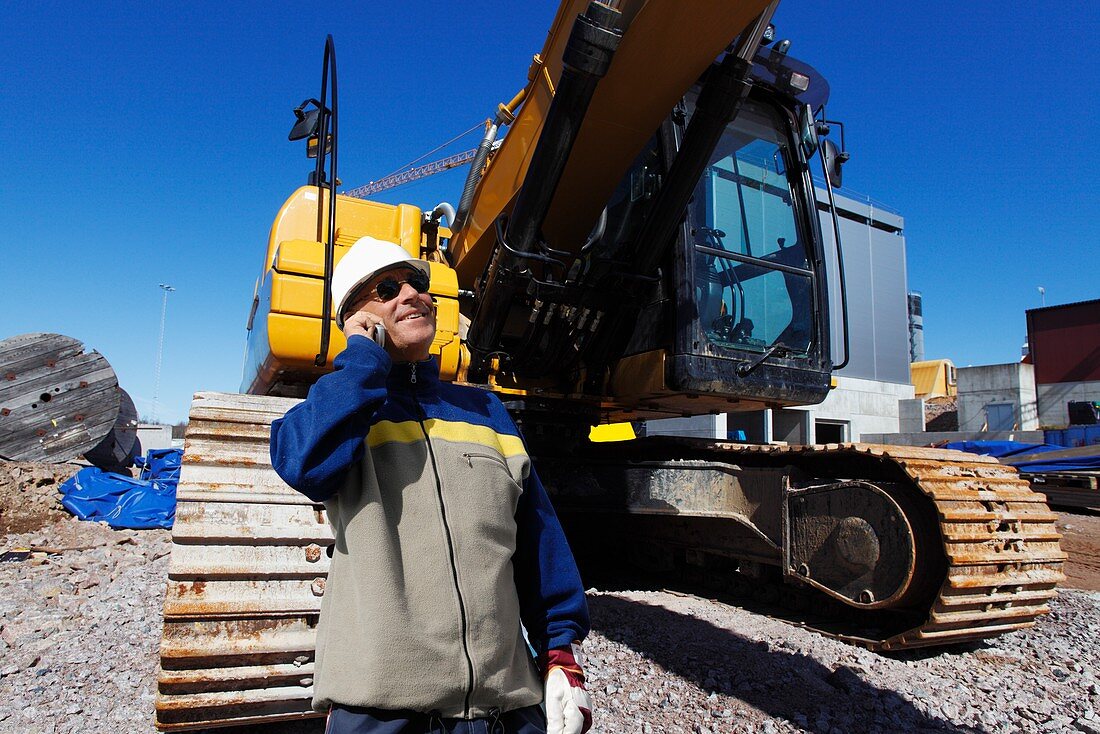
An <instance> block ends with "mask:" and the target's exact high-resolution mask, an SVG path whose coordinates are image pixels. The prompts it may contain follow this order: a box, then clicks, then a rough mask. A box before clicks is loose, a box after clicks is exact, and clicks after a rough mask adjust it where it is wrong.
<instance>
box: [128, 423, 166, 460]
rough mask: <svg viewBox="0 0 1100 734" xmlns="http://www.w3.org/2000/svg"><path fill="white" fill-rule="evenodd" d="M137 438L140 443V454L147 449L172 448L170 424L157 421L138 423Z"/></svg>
mask: <svg viewBox="0 0 1100 734" xmlns="http://www.w3.org/2000/svg"><path fill="white" fill-rule="evenodd" d="M137 440H138V443H140V444H141V453H142V454H144V453H145V452H146V451H148V450H149V449H170V448H172V426H165V425H161V424H159V423H139V424H138V427H137Z"/></svg>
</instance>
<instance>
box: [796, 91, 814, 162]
mask: <svg viewBox="0 0 1100 734" xmlns="http://www.w3.org/2000/svg"><path fill="white" fill-rule="evenodd" d="M798 138H799V140H798V142H799V144H800V145H801V146H802V155H803V156H805V158H806V160H807V161H809V160H810V159H811V158H813V156H814V153H816V152H817V125H816V124H815V123H814V111H813V109H812V108H811V107H810V105H808V104H807V105H802V109H801V110H799V112H798Z"/></svg>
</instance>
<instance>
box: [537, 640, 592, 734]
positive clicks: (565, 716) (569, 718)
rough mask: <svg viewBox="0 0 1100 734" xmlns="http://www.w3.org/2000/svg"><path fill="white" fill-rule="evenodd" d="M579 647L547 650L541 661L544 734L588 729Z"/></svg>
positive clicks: (589, 721) (589, 714)
mask: <svg viewBox="0 0 1100 734" xmlns="http://www.w3.org/2000/svg"><path fill="white" fill-rule="evenodd" d="M583 661H584V656H583V655H582V654H581V645H580V643H579V642H574V643H573V644H572V645H570V646H569V647H558V648H554V649H553V650H549V651H548V652H547V653H546V656H545V658H543V661H542V662H543V665H542V670H543V675H544V676H545V678H546V690H545V702H546V734H584V732H586V731H588V730H589V729H590V728H591V727H592V700H591V699H590V698H589V697H588V691H586V690H584V670H583V669H582V668H581V663H582V662H583Z"/></svg>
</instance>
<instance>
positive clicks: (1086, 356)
mask: <svg viewBox="0 0 1100 734" xmlns="http://www.w3.org/2000/svg"><path fill="white" fill-rule="evenodd" d="M1027 343H1028V349H1029V353H1030V357H1031V362H1032V363H1033V364H1034V365H1035V386H1036V390H1037V397H1038V402H1039V424H1040V425H1041V426H1044V427H1060V426H1065V425H1067V424H1068V423H1069V413H1068V412H1067V410H1066V403H1068V402H1070V401H1077V400H1081V401H1100V299H1096V300H1093V301H1081V302H1079V303H1067V304H1064V305H1061V306H1047V307H1046V308H1034V309H1031V310H1029V311H1028V312H1027Z"/></svg>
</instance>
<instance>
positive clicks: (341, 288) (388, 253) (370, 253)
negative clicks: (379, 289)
mask: <svg viewBox="0 0 1100 734" xmlns="http://www.w3.org/2000/svg"><path fill="white" fill-rule="evenodd" d="M398 265H408V266H409V267H412V268H416V269H417V270H422V271H423V272H424V274H425V275H427V276H428V277H429V278H430V277H431V275H432V273H431V269H430V268H429V266H428V263H427V262H425V261H424V260H418V259H416V258H415V257H413V256H412V255H410V254H409V252H408V250H406V249H405V248H404V247H402V246H401V245H399V244H397V243H396V242H388V241H386V240H380V239H376V238H374V237H360V238H359V239H358V240H356V242H355V244H354V245H352V246H351V247H349V248H348V251H347V252H345V253H344V256H343V257H342V258H340V262H338V263H336V267H335V268H333V270H332V303H333V305H334V306H335V307H336V311H335V316H336V325H337V326H339V327H340V328H341V329H342V328H344V308H345V307H346V306H347V305H348V301H349V300H350V299H351V297H352V296H354V295H355V291H356V290H358V289H359V286H361V285H363V284H364V283H366V282H367V281H368V280H370V279H371V278H373V277H374V276H375V275H377V274H378V273H381V272H382V271H383V270H389V269H390V268H393V267H396V266H398Z"/></svg>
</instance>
